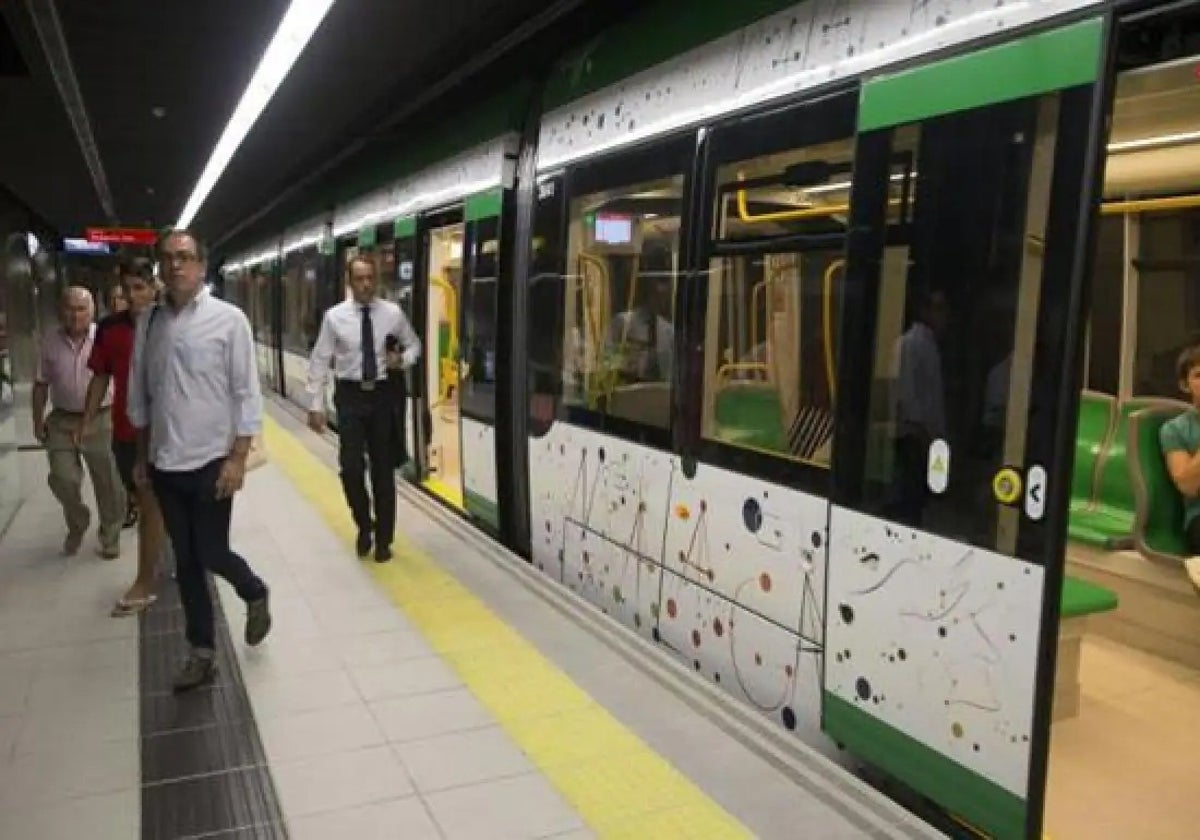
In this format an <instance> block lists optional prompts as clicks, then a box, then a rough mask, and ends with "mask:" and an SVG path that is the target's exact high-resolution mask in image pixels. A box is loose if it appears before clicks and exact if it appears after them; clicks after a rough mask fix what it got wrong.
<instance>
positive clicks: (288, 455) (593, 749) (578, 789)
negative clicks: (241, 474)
mask: <svg viewBox="0 0 1200 840" xmlns="http://www.w3.org/2000/svg"><path fill="white" fill-rule="evenodd" d="M264 432H265V437H266V444H267V447H266V448H267V451H268V452H269V454H270V457H271V459H272V460H273V461H274V462H275V463H276V464H277V465H278V466H279V467H281V468H282V469H283V471H284V472H285V473H286V474H287V475H288V477H289V478H291V480H292V481H293V482H294V483H295V484H296V486H297V487H298V488H299V489H300V491H301V493H302V494H303V495H304V496H305V497H306V498H307V499H308V500H309V502H311V503H312V504H313V505H314V506H315V507H316V509H317V510H318V511H319V512H320V513H321V516H322V517H323V518H324V519H325V521H326V523H327V524H328V525H329V527H330V528H332V529H333V531H334V532H335V533H336V534H337V535H338V536H339V537H341V538H342V539H343V540H344V541H345V542H346V543H347V544H348V545H353V544H354V537H355V530H354V525H353V522H352V521H351V519H350V515H349V512H348V511H347V509H346V506H345V503H344V501H343V499H342V493H341V487H340V485H339V484H338V483H337V482H336V481H333V480H332V479H331V475H330V470H329V469H328V468H327V467H326V466H325V465H324V464H322V463H321V462H320V461H319V460H318V459H317V458H316V456H314V455H313V454H312V453H311V452H309V451H308V450H307V449H305V447H304V446H303V444H301V443H300V442H299V441H298V440H296V439H295V438H294V437H293V436H292V435H291V434H290V433H289V432H288V431H286V430H285V429H283V428H282V427H281V426H280V425H279V424H277V423H275V422H274V421H273V420H271V419H270V418H267V420H266V428H265V430H264ZM370 568H371V572H372V574H374V576H375V579H376V581H377V582H378V583H379V584H380V586H382V587H383V589H384V590H385V591H386V592H387V593H388V595H389V596H390V597H391V599H392V600H393V601H394V602H395V603H396V604H397V605H398V606H399V607H400V608H401V609H402V610H403V611H404V614H405V616H406V617H407V618H408V619H409V621H410V622H412V624H413V625H414V626H415V627H416V629H417V630H418V631H419V632H420V633H421V634H422V635H423V636H424V637H425V639H426V640H427V641H428V642H429V644H430V646H431V647H432V648H433V649H434V650H435V651H437V653H438V654H439V655H440V656H441V657H442V658H443V659H444V660H445V661H446V662H447V663H448V664H449V665H450V666H451V667H452V668H454V669H455V670H456V671H457V672H458V675H459V677H460V678H461V679H462V681H463V683H464V684H465V685H466V686H467V688H468V689H469V690H470V691H471V693H472V694H474V695H475V697H476V699H478V700H479V702H480V703H481V704H482V705H483V706H484V707H485V708H487V709H488V711H490V712H491V713H492V715H493V716H494V717H495V718H496V720H497V722H498V723H499V724H500V726H501V727H503V729H504V730H505V732H507V733H508V736H509V737H510V738H512V740H513V742H514V743H516V744H517V745H518V746H519V747H520V748H521V749H522V750H523V751H524V752H525V754H526V755H528V756H529V758H530V760H531V761H532V762H533V763H534V765H536V766H537V767H538V769H539V770H541V772H542V773H543V775H545V777H546V778H547V779H548V780H549V781H550V783H551V784H552V785H554V786H555V787H556V788H557V789H558V791H559V792H560V793H561V794H562V795H563V797H564V798H565V799H566V800H567V801H568V802H569V803H570V804H571V806H572V807H573V808H574V809H575V810H576V812H577V813H578V814H579V815H580V817H581V818H582V819H583V820H584V822H586V823H587V824H588V826H589V827H590V828H591V829H592V830H593V831H594V832H596V833H597V834H599V835H600V836H601V837H653V838H656V840H657V839H658V838H664V840H665V838H674V837H691V838H705V840H710V839H711V840H717V838H726V837H729V838H734V837H738V838H740V837H750V836H751V834H750V832H749V831H747V830H746V828H745V827H744V826H742V825H741V824H740V823H738V821H737V820H735V819H734V818H733V817H732V816H730V815H729V814H728V813H727V812H726V811H725V810H724V809H722V808H721V807H720V806H719V805H718V804H716V803H715V802H713V801H712V799H710V798H709V797H708V796H707V795H705V793H704V792H703V791H702V790H700V789H699V788H698V787H696V785H694V784H693V783H692V782H691V780H690V779H688V778H687V777H686V776H684V775H683V774H682V773H680V772H679V771H678V770H676V769H675V768H674V767H672V766H671V764H670V763H669V762H667V761H666V760H665V759H663V758H662V756H660V755H658V753H656V752H655V751H654V750H653V749H651V748H650V747H649V746H648V745H646V744H645V743H644V742H643V741H642V740H641V739H639V738H638V737H637V736H636V735H634V734H633V733H632V732H630V731H629V730H628V729H626V728H625V727H624V726H622V725H621V723H620V722H619V721H617V720H616V719H615V718H614V717H613V716H612V715H611V714H609V712H608V711H607V710H606V709H605V708H604V707H602V706H600V705H598V704H597V703H595V702H594V701H593V700H592V698H591V697H590V696H589V695H588V694H587V692H585V691H583V690H582V689H581V688H579V686H577V685H575V683H574V682H572V681H571V680H570V679H569V678H568V677H567V676H566V675H565V674H563V673H562V672H561V671H560V670H559V669H558V668H556V667H555V666H554V665H553V663H551V662H550V661H549V660H547V659H546V658H545V657H544V656H542V655H541V654H540V653H539V652H538V651H537V649H536V648H534V647H533V645H531V644H530V643H529V642H527V641H526V640H525V639H524V638H523V637H522V636H521V635H520V634H518V633H516V632H515V631H514V630H513V629H512V628H511V627H509V626H508V625H507V624H506V623H505V622H504V621H503V620H502V619H501V618H500V617H499V616H497V615H496V614H495V613H493V612H492V611H491V610H489V609H488V608H487V606H486V605H485V604H484V603H483V602H482V601H480V600H479V599H478V598H476V597H475V596H474V595H473V594H472V593H471V592H470V591H469V590H467V589H466V587H464V586H463V585H462V584H460V583H459V582H458V581H457V580H455V579H454V578H453V577H452V576H451V575H449V574H448V573H447V572H445V571H443V570H442V569H441V568H440V567H439V566H438V565H437V564H436V563H435V562H434V561H433V560H431V559H430V558H429V557H428V556H426V555H425V554H424V553H423V552H421V551H419V550H417V549H416V548H415V547H413V546H412V545H411V544H409V543H407V542H406V541H405V540H404V539H403V537H398V538H397V545H396V559H395V560H393V561H392V562H391V563H386V564H375V563H371V564H370Z"/></svg>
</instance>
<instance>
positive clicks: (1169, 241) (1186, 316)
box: [1133, 209, 1200, 399]
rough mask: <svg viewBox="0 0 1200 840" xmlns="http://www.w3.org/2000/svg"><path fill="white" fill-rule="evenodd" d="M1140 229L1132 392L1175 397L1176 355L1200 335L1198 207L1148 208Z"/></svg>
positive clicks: (1176, 395) (1199, 215)
mask: <svg viewBox="0 0 1200 840" xmlns="http://www.w3.org/2000/svg"><path fill="white" fill-rule="evenodd" d="M1140 233H1141V236H1140V239H1141V249H1140V253H1139V254H1138V261H1137V267H1138V287H1137V288H1138V303H1137V353H1136V355H1135V358H1134V387H1133V392H1134V395H1135V396H1145V397H1150V396H1154V397H1171V398H1176V399H1179V398H1182V395H1181V394H1180V391H1179V385H1178V383H1177V381H1176V376H1175V360H1176V359H1177V358H1178V356H1179V353H1180V352H1181V351H1182V350H1183V349H1184V348H1185V347H1187V346H1189V345H1191V344H1194V343H1195V342H1196V341H1197V340H1198V339H1200V209H1194V210H1183V211H1179V212H1175V213H1156V214H1147V215H1145V216H1143V217H1142V219H1141V231H1140Z"/></svg>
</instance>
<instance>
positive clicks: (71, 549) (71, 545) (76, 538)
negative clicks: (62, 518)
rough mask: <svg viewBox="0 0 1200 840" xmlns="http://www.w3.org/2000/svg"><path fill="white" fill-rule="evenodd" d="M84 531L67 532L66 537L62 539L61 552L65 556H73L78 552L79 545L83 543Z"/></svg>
mask: <svg viewBox="0 0 1200 840" xmlns="http://www.w3.org/2000/svg"><path fill="white" fill-rule="evenodd" d="M84 533H85V532H83V531H80V532H79V533H70V534H67V538H66V539H65V540H63V547H62V553H63V555H64V556H65V557H74V556H75V555H76V554H78V553H79V547H80V546H82V545H83V535H84Z"/></svg>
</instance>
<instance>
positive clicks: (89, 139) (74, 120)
mask: <svg viewBox="0 0 1200 840" xmlns="http://www.w3.org/2000/svg"><path fill="white" fill-rule="evenodd" d="M26 7H27V8H28V10H29V16H30V18H32V20H33V26H34V28H35V29H36V30H37V35H38V40H39V41H40V42H41V45H42V52H43V53H44V54H45V57H46V63H47V65H49V67H50V72H51V75H53V77H54V84H55V85H56V86H57V87H58V93H59V96H61V97H62V102H63V109H64V110H65V111H66V113H67V118H68V119H69V120H70V121H71V127H72V128H73V129H74V131H75V139H76V140H77V141H78V142H79V149H80V151H81V152H82V154H83V159H84V162H85V163H86V164H87V168H88V172H89V173H91V176H92V184H93V186H94V187H95V189H96V197H97V198H98V199H99V200H100V207H101V208H102V209H103V211H104V215H105V216H106V217H107V219H108V221H109V223H110V224H116V221H117V213H116V210H115V208H114V206H113V198H112V191H111V190H110V189H109V187H108V178H107V177H106V176H105V174H104V163H103V161H101V159H100V150H99V148H98V147H97V145H96V138H95V136H94V135H93V134H92V125H91V122H90V121H89V120H88V115H87V109H86V108H85V107H84V104H83V95H82V94H81V93H80V91H79V80H78V79H77V78H76V77H75V68H74V66H73V65H72V64H71V54H70V51H69V50H68V49H67V42H66V38H64V37H63V31H62V22H61V21H60V20H59V17H58V6H57V5H56V4H55V2H54V0H26Z"/></svg>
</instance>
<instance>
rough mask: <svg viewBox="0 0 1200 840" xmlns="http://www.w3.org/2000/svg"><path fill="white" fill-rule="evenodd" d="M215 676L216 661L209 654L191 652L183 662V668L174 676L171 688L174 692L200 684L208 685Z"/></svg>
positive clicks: (197, 686)
mask: <svg viewBox="0 0 1200 840" xmlns="http://www.w3.org/2000/svg"><path fill="white" fill-rule="evenodd" d="M216 676H217V663H216V661H215V660H214V659H213V658H212V657H211V656H197V655H196V654H194V653H193V654H192V655H191V656H189V657H188V658H187V662H185V663H183V670H182V671H180V672H179V675H178V676H177V677H175V682H174V683H172V684H171V688H172V689H174V691H175V692H176V693H180V692H184V691H191V690H192V689H194V688H200V686H202V685H208V684H209V683H211V682H212V681H213V680H214V679H216Z"/></svg>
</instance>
